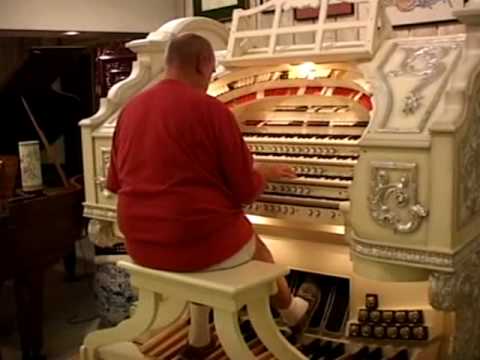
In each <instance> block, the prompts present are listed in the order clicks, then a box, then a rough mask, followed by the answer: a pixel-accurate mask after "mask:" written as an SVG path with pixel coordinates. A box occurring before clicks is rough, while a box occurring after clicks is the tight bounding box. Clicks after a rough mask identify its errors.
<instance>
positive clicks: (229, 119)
mask: <svg viewBox="0 0 480 360" xmlns="http://www.w3.org/2000/svg"><path fill="white" fill-rule="evenodd" d="M219 112H220V116H219V120H220V121H219V122H218V125H217V144H218V147H219V149H218V151H219V154H220V162H221V168H222V172H223V176H224V178H225V180H226V183H227V187H228V189H229V190H230V192H231V193H232V194H233V197H234V199H235V200H236V201H237V202H238V203H239V204H241V205H244V204H250V203H252V202H253V201H255V200H256V198H257V197H258V196H259V195H260V194H261V193H262V192H263V189H264V187H265V179H264V178H263V176H262V175H260V173H258V172H257V171H255V170H254V168H253V157H252V154H251V153H250V150H249V149H248V147H247V144H246V143H245V141H244V140H243V136H242V133H241V131H240V129H239V127H238V124H237V121H236V120H235V116H234V115H233V114H232V112H231V111H230V110H229V109H228V108H227V107H225V106H223V105H222V107H221V108H220V109H219Z"/></svg>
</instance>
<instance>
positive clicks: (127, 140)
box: [107, 34, 319, 360]
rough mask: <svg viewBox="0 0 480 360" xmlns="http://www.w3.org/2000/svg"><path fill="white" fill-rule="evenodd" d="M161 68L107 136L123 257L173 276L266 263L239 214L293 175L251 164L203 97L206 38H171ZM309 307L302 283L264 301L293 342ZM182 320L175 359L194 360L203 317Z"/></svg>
mask: <svg viewBox="0 0 480 360" xmlns="http://www.w3.org/2000/svg"><path fill="white" fill-rule="evenodd" d="M165 63H166V71H165V78H164V79H163V80H161V81H160V82H159V83H158V84H156V85H154V86H153V87H151V88H149V89H148V90H146V91H144V92H143V93H141V94H139V95H138V96H136V97H135V98H134V99H133V100H131V101H130V103H129V104H127V105H126V106H125V108H124V109H123V111H122V113H121V116H120V119H119V121H118V123H117V127H116V129H115V135H114V140H113V146H112V156H111V164H110V168H109V175H108V184H107V188H108V189H109V190H110V191H112V192H114V193H117V194H118V205H117V209H118V223H119V226H120V229H121V231H122V233H123V234H124V235H125V239H126V245H127V249H128V252H129V255H130V256H131V257H132V259H133V260H134V261H135V262H136V263H138V264H140V265H143V266H146V267H150V268H155V269H162V270H171V271H179V272H180V271H202V270H218V269H225V268H230V267H234V266H238V265H240V264H243V263H245V262H248V261H250V260H252V259H256V260H261V261H267V262H273V257H272V255H271V253H270V251H269V250H268V248H267V247H266V246H265V244H264V243H263V242H262V241H261V240H260V239H259V238H258V236H256V234H255V232H254V230H253V227H252V225H251V223H250V222H249V221H248V219H247V217H246V216H245V213H244V212H243V209H242V207H243V205H245V204H249V203H251V202H253V201H254V200H255V199H256V198H257V197H258V196H259V194H260V193H261V192H262V191H263V188H264V186H265V183H266V182H267V181H270V180H275V179H280V178H291V177H294V176H295V173H294V171H293V170H292V169H291V168H290V167H289V166H286V165H275V164H271V165H267V164H254V162H253V158H252V155H251V154H250V152H249V150H248V148H247V146H246V144H245V142H244V141H243V138H242V134H241V132H240V130H239V127H238V125H237V122H236V120H235V117H234V115H233V114H232V112H231V111H230V110H229V109H228V108H227V107H226V106H225V105H224V104H223V103H221V102H220V101H218V100H217V99H215V98H213V97H210V96H208V95H206V91H207V88H208V84H209V82H210V79H211V76H212V73H213V72H214V70H215V56H214V52H213V49H212V47H211V45H210V43H209V42H208V41H207V40H206V39H204V38H203V37H201V36H199V35H195V34H184V35H181V36H178V37H176V38H175V39H173V40H172V41H171V42H170V44H169V47H168V50H167V54H166V58H165ZM252 275H254V274H252ZM318 301H319V292H318V289H317V288H315V287H314V286H312V285H311V284H306V285H304V286H303V287H302V288H301V289H300V293H299V296H296V297H292V296H291V295H290V291H289V288H288V285H287V282H286V281H285V279H283V278H282V279H279V280H278V292H277V294H276V295H274V296H273V297H272V304H273V305H274V306H275V307H276V308H278V309H279V312H280V314H281V316H282V318H283V320H284V321H285V322H286V323H287V324H288V325H289V326H291V327H292V328H293V330H294V333H295V334H296V335H297V338H298V337H300V336H301V335H302V334H303V331H304V330H305V327H306V326H307V324H308V321H309V319H310V317H311V315H312V314H313V312H314V310H315V308H316V307H317V306H318ZM190 314H191V328H190V332H189V343H188V346H187V347H186V348H185V349H184V351H183V352H182V359H196V360H198V359H202V358H204V357H205V356H206V354H208V353H209V351H210V350H211V347H212V344H213V341H212V339H210V332H209V331H208V328H209V327H208V320H209V319H208V318H209V316H208V315H209V309H208V308H206V307H204V306H200V305H191V308H190Z"/></svg>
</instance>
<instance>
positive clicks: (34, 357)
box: [0, 170, 83, 360]
mask: <svg viewBox="0 0 480 360" xmlns="http://www.w3.org/2000/svg"><path fill="white" fill-rule="evenodd" d="M1 176H2V173H1V170H0V177H1ZM82 198H83V190H82V187H81V186H79V185H75V184H72V186H71V187H70V188H47V189H45V191H44V194H42V195H34V196H32V195H26V194H16V195H15V196H10V197H9V198H7V197H6V196H5V194H3V197H2V198H0V203H1V205H0V242H1V247H2V251H1V252H0V286H1V284H2V283H3V282H4V281H6V280H13V282H14V289H15V303H16V308H17V323H18V330H19V334H20V342H21V348H22V354H23V359H24V360H27V359H28V360H39V359H44V357H43V355H42V342H43V334H42V313H43V301H42V300H43V276H44V273H45V271H46V270H47V269H48V268H49V267H50V266H52V265H53V264H55V263H57V262H58V261H59V260H61V259H62V257H64V256H65V254H67V253H68V252H69V251H70V250H71V249H72V247H73V245H74V242H75V241H76V240H78V239H79V238H80V237H81V233H82V207H81V203H82ZM0 357H1V355H0Z"/></svg>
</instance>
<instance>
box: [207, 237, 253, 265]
mask: <svg viewBox="0 0 480 360" xmlns="http://www.w3.org/2000/svg"><path fill="white" fill-rule="evenodd" d="M256 244H257V236H256V234H255V233H254V234H253V235H252V237H251V238H250V240H249V241H248V243H246V244H245V245H244V246H243V247H242V248H241V249H240V250H239V251H237V252H236V253H235V254H233V255H232V256H230V257H229V258H228V259H226V260H223V261H222V262H221V263H218V264H215V265H212V266H210V267H209V268H207V269H205V270H203V271H214V270H225V269H230V268H233V267H236V266H239V265H242V264H245V263H247V262H249V261H250V260H252V259H253V255H254V254H255V247H256Z"/></svg>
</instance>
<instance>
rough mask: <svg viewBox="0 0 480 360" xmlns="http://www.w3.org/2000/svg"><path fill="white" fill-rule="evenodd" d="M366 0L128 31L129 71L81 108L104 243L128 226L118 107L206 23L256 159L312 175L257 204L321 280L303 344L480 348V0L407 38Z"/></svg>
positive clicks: (312, 276)
mask: <svg viewBox="0 0 480 360" xmlns="http://www.w3.org/2000/svg"><path fill="white" fill-rule="evenodd" d="M352 2H353V3H354V8H355V11H356V13H355V14H356V15H354V16H353V17H350V18H348V19H346V20H341V19H340V18H339V19H338V20H337V21H336V22H331V21H329V22H327V21H326V15H325V14H324V12H323V11H320V15H319V19H318V21H317V22H316V23H315V24H308V25H296V26H283V25H282V24H283V23H284V21H283V20H282V19H283V18H284V17H286V16H290V15H291V12H292V9H293V8H296V7H301V6H305V5H318V4H319V2H318V1H294V0H290V1H289V0H273V1H270V2H269V3H266V4H264V5H262V6H260V7H257V8H254V9H250V10H241V11H236V12H235V13H234V16H233V22H232V25H231V30H230V33H229V34H228V33H227V32H226V30H225V28H224V27H223V25H221V24H219V23H216V22H214V21H212V20H208V19H203V18H184V19H178V20H174V21H172V22H170V23H168V24H166V25H164V26H163V27H162V28H160V29H159V30H158V31H157V32H154V33H151V34H150V35H149V36H148V37H147V38H146V39H145V40H139V41H133V42H131V43H130V44H129V45H128V46H129V48H130V49H132V50H133V51H134V52H136V53H137V56H138V60H137V62H136V63H135V64H134V68H133V72H132V74H131V75H130V77H129V78H128V79H126V80H124V81H123V82H121V83H119V84H117V85H116V86H114V87H113V88H112V89H111V91H110V92H109V94H108V97H107V98H105V99H103V100H102V105H101V109H100V110H99V112H98V113H97V114H96V115H95V116H93V117H92V118H89V119H86V120H84V121H83V122H82V134H83V153H84V162H85V169H86V170H85V178H86V185H85V187H86V203H85V215H86V216H88V217H90V218H91V219H92V220H91V222H90V234H91V237H92V240H94V241H95V242H96V243H97V244H98V245H104V246H107V245H112V244H114V243H118V242H121V241H122V236H121V233H120V231H119V229H118V227H117V224H116V210H115V197H114V196H113V194H110V193H109V192H108V191H107V190H106V189H105V181H106V174H107V168H108V163H109V153H110V144H111V138H112V134H113V130H114V128H115V123H116V121H117V117H118V113H119V111H120V110H121V108H122V106H123V105H124V104H125V103H126V102H127V101H128V99H129V98H131V97H132V96H133V95H135V94H136V93H138V92H140V91H141V90H143V89H144V88H146V87H148V86H149V85H151V84H153V83H155V82H156V81H158V80H159V79H160V78H161V75H162V71H163V55H164V52H165V47H166V44H167V42H168V40H169V39H170V36H171V34H172V33H176V34H180V33H185V32H196V33H198V34H200V35H203V36H205V37H206V38H208V39H209V40H210V41H211V42H212V44H213V45H214V47H215V49H216V54H217V57H218V62H219V65H218V68H217V72H216V73H215V74H214V78H213V80H212V83H211V85H210V87H209V94H210V95H212V96H215V97H217V98H218V99H219V100H220V101H222V102H224V103H225V104H226V105H227V106H229V107H230V109H231V110H232V112H233V113H234V114H235V116H236V118H237V120H238V124H239V126H240V128H241V131H242V133H243V136H244V139H245V141H246V142H247V144H248V146H249V148H250V150H251V152H252V154H253V156H254V158H255V160H256V161H258V162H278V163H288V164H290V165H292V167H293V168H294V169H295V171H296V172H297V174H298V177H297V178H294V179H284V180H279V181H274V182H270V183H268V184H267V186H266V188H265V192H264V193H263V194H262V195H261V196H260V198H259V199H258V200H257V201H256V202H254V203H253V204H250V205H247V206H246V207H245V211H246V212H247V213H248V215H249V218H250V220H251V221H252V223H254V224H255V227H256V229H257V231H258V233H259V234H260V236H262V238H263V239H265V241H266V242H267V244H268V246H269V247H270V249H271V250H272V252H273V253H274V256H275V258H276V259H277V261H278V262H280V263H284V264H287V265H289V266H290V267H291V268H292V273H291V276H290V279H289V280H290V284H291V285H292V289H293V291H295V289H296V288H298V286H299V284H301V283H302V282H303V281H314V282H316V283H317V284H318V285H319V286H320V287H321V290H322V303H321V306H320V310H319V311H318V313H316V314H315V316H314V318H313V320H312V324H311V328H310V330H309V333H308V335H307V340H308V341H307V342H306V343H305V344H304V345H303V346H304V347H303V350H304V351H305V352H306V353H309V351H310V353H309V354H313V353H315V352H316V353H318V354H320V355H318V356H327V355H325V354H327V353H328V354H330V353H332V352H333V349H337V350H336V351H338V352H339V354H343V355H342V356H343V358H365V359H367V358H368V359H374V358H379V359H382V358H398V359H400V358H410V359H421V360H434V359H447V358H454V359H478V358H479V356H480V355H479V351H480V350H479V348H478V341H470V340H471V339H473V338H475V339H480V325H479V324H480V321H479V320H480V319H479V318H478V317H479V316H480V312H479V310H480V309H479V306H478V301H476V296H477V294H478V289H479V288H480V279H479V275H478V266H477V265H479V264H480V255H479V254H480V242H479V241H480V240H479V238H478V236H479V230H478V229H480V227H479V221H480V217H479V209H480V205H479V204H480V190H479V185H478V184H479V183H480V175H479V174H480V165H479V161H478V159H479V158H480V154H479V147H480V145H479V143H478V141H479V140H478V139H479V138H480V134H479V126H480V125H479V121H480V105H479V104H478V99H477V98H478V94H479V88H480V85H479V84H480V82H479V76H480V75H479V69H480V27H479V25H480V24H479V21H478V14H479V13H480V10H479V9H480V6H479V5H478V4H477V3H476V2H470V3H469V5H468V6H467V7H466V8H465V9H463V10H461V11H458V12H456V13H455V15H456V16H457V17H458V18H459V20H461V21H462V22H464V23H465V24H466V33H464V34H457V35H450V36H432V37H428V38H395V37H394V36H393V35H392V33H391V29H390V26H389V23H388V20H387V19H386V17H385V15H384V11H383V8H382V6H381V5H380V4H379V3H378V2H377V1H374V0H372V1H364V0H355V1H352ZM328 3H329V2H328V1H322V3H321V6H320V7H321V9H322V8H326V6H327V4H328ZM270 10H271V11H273V15H268V11H270ZM362 14H363V15H362ZM265 16H269V20H268V19H267V20H264V17H265ZM347 32H348V33H347ZM293 38H295V39H297V40H298V41H297V42H296V43H295V44H291V43H290V44H288V45H284V44H285V40H288V39H293ZM159 148H161V144H159ZM452 314H455V316H453V315H452ZM247 325H248V324H247ZM247 325H245V326H247ZM247 333H248V331H247ZM314 339H315V340H314ZM160 348H161V346H160ZM322 348H325V349H327V350H325V351H326V353H325V352H324V354H323V355H321V352H320V350H319V349H322ZM144 349H145V347H144ZM157 349H158V347H157ZM342 349H343V350H342ZM340 350H342V351H340ZM165 351H167V350H165ZM362 351H363V352H364V353H365V354H364V355H362V354H361V352H362ZM147 353H148V351H147ZM356 353H357V355H348V354H356ZM150 355H161V354H159V353H156V354H150ZM265 356H267V355H265ZM328 356H330V355H328ZM328 356H327V358H329V357H328ZM349 356H350V357H349ZM352 356H353V357H352ZM355 356H358V357H355ZM267 357H268V356H267ZM330 358H335V357H333V355H332V356H331V357H330ZM338 358H341V357H338Z"/></svg>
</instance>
